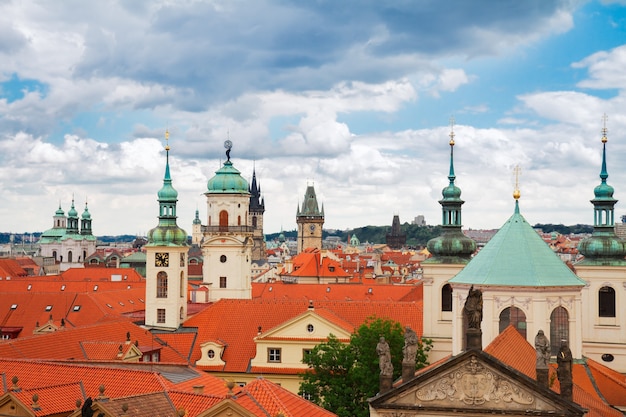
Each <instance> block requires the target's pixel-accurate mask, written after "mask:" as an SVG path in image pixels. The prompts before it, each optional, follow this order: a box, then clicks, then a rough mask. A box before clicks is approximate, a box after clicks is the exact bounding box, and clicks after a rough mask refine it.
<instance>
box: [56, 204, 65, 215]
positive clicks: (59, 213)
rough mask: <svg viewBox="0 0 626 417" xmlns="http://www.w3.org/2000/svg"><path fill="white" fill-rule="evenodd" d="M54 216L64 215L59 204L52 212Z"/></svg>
mask: <svg viewBox="0 0 626 417" xmlns="http://www.w3.org/2000/svg"><path fill="white" fill-rule="evenodd" d="M54 215H55V216H65V212H64V211H63V209H62V208H61V206H60V205H59V208H58V209H57V211H55V212H54Z"/></svg>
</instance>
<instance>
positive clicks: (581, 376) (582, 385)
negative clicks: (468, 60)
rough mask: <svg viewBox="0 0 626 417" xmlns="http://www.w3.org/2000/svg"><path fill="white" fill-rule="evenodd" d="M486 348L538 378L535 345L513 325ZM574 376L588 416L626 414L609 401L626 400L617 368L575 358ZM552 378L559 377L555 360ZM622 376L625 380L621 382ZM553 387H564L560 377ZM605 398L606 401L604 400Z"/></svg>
mask: <svg viewBox="0 0 626 417" xmlns="http://www.w3.org/2000/svg"><path fill="white" fill-rule="evenodd" d="M485 352H486V353H489V354H490V355H492V356H494V357H495V358H497V359H498V360H500V361H501V362H503V363H505V364H507V365H509V366H511V367H513V368H515V369H517V370H518V371H520V372H522V373H524V374H526V375H527V376H529V377H530V378H532V379H536V378H537V373H536V370H535V364H536V351H535V348H534V347H532V346H531V345H530V344H529V343H528V342H527V341H526V339H524V338H523V337H522V336H521V335H520V334H519V333H518V332H517V331H516V330H515V328H514V327H513V326H509V327H507V328H506V329H505V330H504V331H503V332H502V333H500V334H499V335H498V336H497V337H496V338H495V339H494V340H493V341H492V342H491V343H490V344H489V346H487V347H486V348H485ZM595 374H602V375H611V381H610V382H609V381H605V380H603V379H602V378H597V379H596V378H595ZM572 376H573V381H574V389H573V394H574V402H576V403H577V404H579V405H580V406H581V407H583V408H587V409H589V413H588V414H586V417H618V416H623V414H622V413H621V412H619V411H618V410H616V409H615V408H613V407H611V406H610V405H609V404H611V405H616V406H620V405H622V404H623V403H624V401H625V399H626V385H624V384H623V381H624V380H625V377H624V376H619V374H617V373H616V372H614V371H612V370H610V369H608V368H606V367H605V366H603V365H601V364H599V363H597V362H594V361H592V360H591V359H588V358H585V359H583V360H582V361H579V362H578V363H577V362H574V365H573V369H572ZM549 378H550V379H552V378H556V367H555V364H551V367H550V377H549ZM591 378H593V380H591ZM620 380H621V381H622V383H621V384H620V383H619V381H620ZM551 388H552V389H553V390H554V391H557V392H559V391H560V387H559V382H558V379H554V383H553V384H552V387H551ZM598 391H599V392H598ZM603 398H604V399H606V401H603ZM609 398H611V400H609Z"/></svg>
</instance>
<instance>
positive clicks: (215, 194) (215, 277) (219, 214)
mask: <svg viewBox="0 0 626 417" xmlns="http://www.w3.org/2000/svg"><path fill="white" fill-rule="evenodd" d="M232 146H233V144H232V142H231V141H230V140H227V141H226V142H224V147H225V148H226V162H224V165H223V166H222V167H221V168H220V169H219V170H217V171H215V175H214V176H213V177H212V178H211V179H209V181H208V183H207V191H206V193H205V195H206V198H207V225H206V226H203V227H202V232H203V242H202V256H203V259H204V265H203V269H202V273H203V276H204V281H205V282H208V283H209V285H210V287H209V300H211V301H216V300H219V299H222V298H237V299H250V298H252V283H251V280H252V271H251V262H252V246H253V227H252V226H250V225H249V224H248V216H249V211H250V210H249V205H250V191H249V188H248V182H247V181H246V180H245V179H244V178H243V177H242V176H241V174H240V172H239V171H238V170H237V169H236V168H235V167H234V166H233V163H232V161H231V160H230V151H231V148H232Z"/></svg>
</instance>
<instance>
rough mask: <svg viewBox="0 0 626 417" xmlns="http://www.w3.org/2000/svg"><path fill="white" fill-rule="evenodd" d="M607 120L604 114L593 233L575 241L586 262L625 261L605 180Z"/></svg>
mask: <svg viewBox="0 0 626 417" xmlns="http://www.w3.org/2000/svg"><path fill="white" fill-rule="evenodd" d="M606 120H607V117H606V115H604V116H603V121H604V127H603V128H602V167H601V169H600V184H599V185H598V186H596V188H594V190H593V193H594V199H593V200H591V203H592V204H593V208H594V219H593V234H592V235H591V236H590V237H588V238H586V239H583V240H582V241H581V242H580V244H579V245H578V251H579V252H580V253H581V254H582V255H584V256H585V259H583V261H581V263H582V264H586V265H626V261H625V260H624V256H626V242H624V240H623V239H620V238H619V237H617V236H616V235H615V218H614V216H615V209H614V207H615V204H616V203H617V200H616V199H615V198H613V192H614V189H613V187H611V186H610V185H609V184H607V182H606V180H607V178H608V177H609V173H608V170H607V168H606V143H607V142H608V139H607V137H606V134H607V128H606Z"/></svg>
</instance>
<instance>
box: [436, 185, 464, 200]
mask: <svg viewBox="0 0 626 417" xmlns="http://www.w3.org/2000/svg"><path fill="white" fill-rule="evenodd" d="M441 194H442V195H443V199H444V200H447V201H449V200H458V199H460V198H461V189H460V188H459V187H457V186H456V185H454V183H450V185H448V186H447V187H445V188H444V189H443V190H442V191H441Z"/></svg>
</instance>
